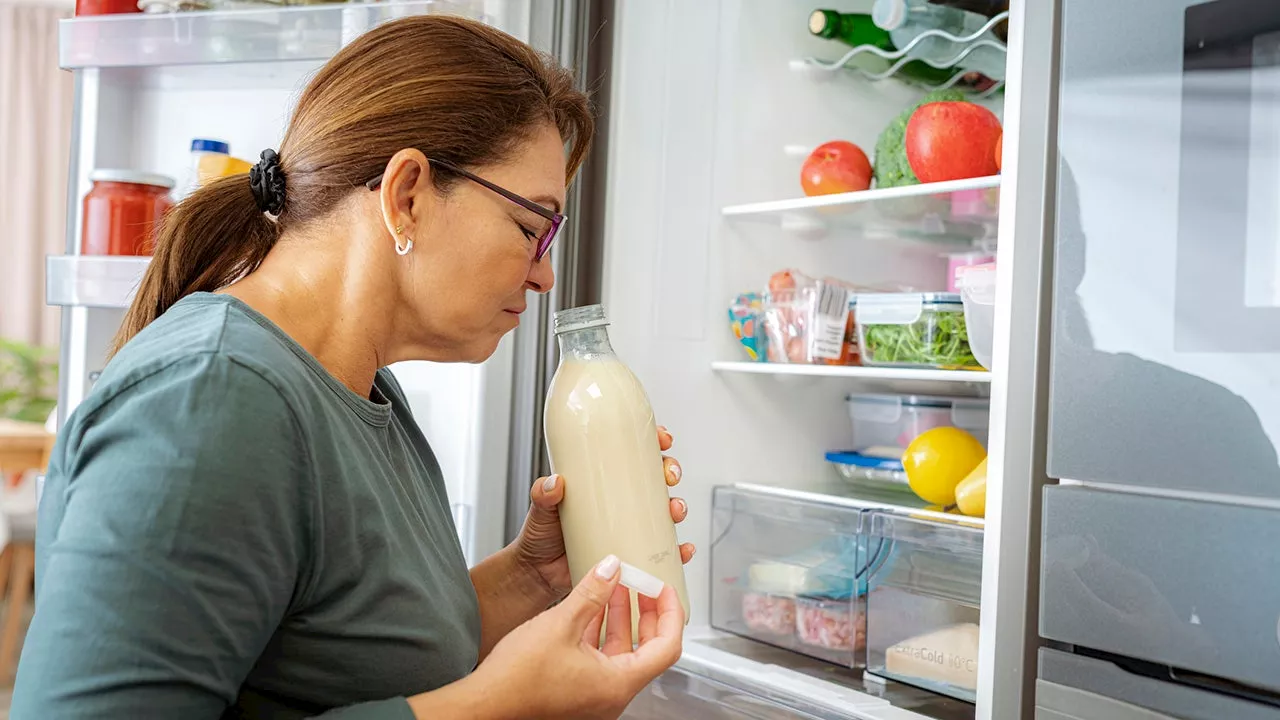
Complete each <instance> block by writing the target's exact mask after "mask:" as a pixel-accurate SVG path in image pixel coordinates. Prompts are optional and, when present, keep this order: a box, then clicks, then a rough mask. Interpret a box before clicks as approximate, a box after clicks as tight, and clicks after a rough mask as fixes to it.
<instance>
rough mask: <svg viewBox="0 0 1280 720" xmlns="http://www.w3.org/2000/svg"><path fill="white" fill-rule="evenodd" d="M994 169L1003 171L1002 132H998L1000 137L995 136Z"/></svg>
mask: <svg viewBox="0 0 1280 720" xmlns="http://www.w3.org/2000/svg"><path fill="white" fill-rule="evenodd" d="M996 169H997V170H999V171H1001V172H1003V171H1004V133H1003V132H1001V133H1000V137H998V138H996Z"/></svg>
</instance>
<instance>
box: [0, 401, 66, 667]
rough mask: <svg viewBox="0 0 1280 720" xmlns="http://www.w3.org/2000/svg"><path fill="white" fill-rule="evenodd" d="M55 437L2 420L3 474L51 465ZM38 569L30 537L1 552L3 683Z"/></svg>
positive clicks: (0, 661) (28, 425)
mask: <svg viewBox="0 0 1280 720" xmlns="http://www.w3.org/2000/svg"><path fill="white" fill-rule="evenodd" d="M53 440H54V435H53V434H52V433H50V432H48V431H46V430H45V429H44V426H42V425H36V424H33V423H21V422H15V421H13V420H2V419H0V473H9V472H26V471H27V470H39V469H44V468H46V467H48V465H49V453H50V451H51V450H52V449H53ZM35 569H36V545H35V542H34V540H32V539H31V538H21V539H11V540H10V542H9V543H8V544H7V545H6V546H5V548H4V551H3V552H2V553H0V593H5V592H8V596H9V598H8V602H7V603H6V606H5V608H4V614H3V617H2V618H0V682H3V683H6V684H7V683H9V682H10V681H11V680H12V678H13V674H14V670H15V668H16V666H17V660H18V658H17V654H18V644H19V642H20V640H21V638H22V626H23V623H24V621H25V620H26V615H27V603H28V602H29V601H30V600H31V590H32V584H33V582H34V580H35Z"/></svg>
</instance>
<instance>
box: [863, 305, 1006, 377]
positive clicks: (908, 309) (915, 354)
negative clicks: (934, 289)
mask: <svg viewBox="0 0 1280 720" xmlns="http://www.w3.org/2000/svg"><path fill="white" fill-rule="evenodd" d="M857 307H858V313H857V323H858V341H859V343H860V345H861V348H862V364H863V365H879V366H882V367H911V368H938V369H944V370H981V369H982V366H981V365H979V364H978V361H977V360H976V359H974V357H973V351H972V350H970V349H969V333H968V330H967V329H966V328H965V324H964V305H963V304H962V303H961V301H960V296H959V295H958V294H955V293H876V294H864V295H859V296H858V305H857Z"/></svg>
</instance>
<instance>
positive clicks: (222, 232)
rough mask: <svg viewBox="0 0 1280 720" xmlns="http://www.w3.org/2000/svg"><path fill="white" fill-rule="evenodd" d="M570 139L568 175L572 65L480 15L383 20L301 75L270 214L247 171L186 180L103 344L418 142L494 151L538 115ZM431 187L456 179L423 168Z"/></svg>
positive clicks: (578, 159) (218, 281)
mask: <svg viewBox="0 0 1280 720" xmlns="http://www.w3.org/2000/svg"><path fill="white" fill-rule="evenodd" d="M547 122H550V123H552V124H554V125H555V126H556V128H558V129H559V131H560V135H561V137H563V138H564V139H565V141H566V142H571V143H572V148H571V149H570V151H569V158H568V174H569V176H570V177H572V176H573V174H574V173H575V172H576V171H577V169H578V167H579V166H580V165H581V164H582V160H583V157H584V156H585V155H586V152H587V147H588V146H589V144H590V142H591V136H592V134H593V132H594V125H595V121H594V118H593V116H592V114H591V107H590V104H589V102H588V100H587V97H586V95H585V94H583V93H582V92H581V91H579V90H578V89H577V88H576V87H575V85H574V80H573V75H572V74H571V73H570V72H569V71H568V70H566V69H564V68H562V67H560V66H559V65H558V64H557V63H556V62H555V61H554V60H553V59H552V58H550V57H548V56H546V55H543V54H541V53H538V52H537V51H535V50H533V49H532V48H530V47H529V46H528V45H526V44H524V43H522V42H520V41H519V40H516V39H515V38H513V37H511V36H510V35H507V34H506V33H503V32H502V31H500V30H496V29H494V28H491V27H489V26H487V25H484V24H482V23H479V22H476V21H473V20H467V19H464V18H458V17H448V16H438V15H430V16H427V15H423V16H414V17H408V18H402V19H399V20H395V21H392V22H388V23H385V24H383V25H380V26H378V27H376V28H374V29H372V30H370V31H369V32H367V33H365V34H364V35H362V36H361V37H359V38H358V39H356V40H355V41H354V42H352V43H351V44H349V45H347V46H346V47H345V48H343V49H342V50H341V51H340V52H339V53H338V54H337V55H335V56H334V57H333V58H332V59H330V60H329V62H328V63H326V64H325V65H324V67H322V68H321V69H320V71H319V72H318V73H317V74H316V75H315V77H314V78H312V79H311V82H309V83H308V84H307V87H306V89H305V90H304V91H303V93H302V96H301V97H300V98H299V99H298V105H297V108H296V109H295V110H294V114H293V118H292V120H291V121H290V123H289V128H288V130H287V131H286V133H285V136H284V141H283V142H282V143H281V145H280V151H279V161H280V165H281V168H282V170H283V172H284V176H285V178H286V179H287V199H286V201H285V203H284V207H283V209H282V210H281V212H280V215H279V217H278V218H277V220H276V221H275V222H273V221H272V220H271V219H270V218H269V217H268V216H267V215H266V214H264V213H263V212H262V211H260V210H259V209H258V205H257V202H256V201H255V199H254V195H253V192H252V191H251V189H250V183H249V180H248V178H247V177H246V176H245V175H236V176H232V177H226V178H221V179H218V180H215V181H213V182H210V183H208V184H207V185H205V186H204V187H201V188H200V189H198V190H196V191H195V192H194V193H192V194H191V195H190V196H189V197H187V198H186V199H185V200H183V201H182V202H180V203H178V205H177V206H176V207H174V208H173V210H171V211H170V212H169V213H168V214H167V216H166V217H165V219H164V221H163V223H162V224H161V227H160V231H159V233H158V236H157V238H156V244H155V251H154V257H153V259H152V261H151V264H150V266H149V267H148V268H147V272H146V275H145V276H144V277H143V279H142V284H141V286H140V287H139V288H138V293H137V296H136V298H135V299H134V301H133V304H132V306H131V307H130V308H129V312H128V314H127V315H126V316H125V320H124V324H123V325H122V326H121V328H120V332H119V334H118V335H117V336H116V339H115V343H114V347H113V348H112V354H114V353H115V352H116V351H117V350H119V349H120V347H121V346H123V345H124V344H125V343H126V342H128V341H129V340H130V339H131V338H132V337H133V336H134V335H136V334H137V333H138V332H140V331H141V330H142V329H143V328H144V327H146V326H147V325H148V324H149V323H151V321H153V320H155V319H156V318H157V317H159V316H160V315H161V314H162V313H164V312H165V311H166V310H168V309H169V308H170V307H171V306H172V305H173V304H174V303H176V302H177V301H178V300H180V299H182V298H183V297H185V296H187V295H189V294H191V293H194V292H200V291H206V292H208V291H214V290H217V289H219V288H222V287H225V286H226V285H229V284H231V283H232V282H234V281H235V280H238V279H239V278H241V277H243V276H244V275H245V274H247V273H250V272H253V271H254V270H255V269H256V268H257V267H258V265H259V264H261V263H262V261H263V259H264V258H265V257H266V256H267V253H268V252H269V251H270V250H271V247H272V246H273V245H274V244H275V242H276V240H277V239H278V238H279V236H280V233H281V232H282V231H283V230H284V229H286V228H289V227H297V226H301V225H303V224H305V223H308V222H310V221H313V220H315V219H316V218H319V217H322V216H324V215H325V214H326V213H328V212H330V211H331V210H332V208H333V207H335V206H336V205H337V204H338V203H339V202H340V201H341V200H342V199H343V198H344V197H345V196H346V195H347V194H348V193H351V192H354V191H356V189H357V188H359V189H363V186H362V183H364V182H365V181H367V180H369V179H370V178H373V177H377V176H378V174H379V173H381V172H382V170H383V168H384V167H385V166H386V164H387V162H388V161H389V160H390V159H391V156H392V155H394V154H395V153H396V152H398V151H400V150H403V149H405V148H417V149H418V150H421V151H422V153H423V154H425V155H426V156H427V157H430V158H432V159H437V160H443V161H445V162H448V163H451V164H453V165H456V166H458V167H468V166H477V165H485V164H489V163H493V162H501V161H502V160H504V159H506V158H508V157H510V155H511V154H512V153H513V152H514V151H515V150H516V147H517V146H518V145H519V143H520V142H521V141H522V140H524V139H526V138H527V137H528V136H529V135H530V134H531V133H532V132H533V131H534V130H536V129H537V128H538V127H539V126H541V125H542V124H543V123H547ZM432 177H433V178H435V182H436V185H437V188H438V189H440V190H441V191H444V190H447V189H448V185H449V184H450V183H452V182H454V181H456V180H457V178H456V177H450V176H448V175H447V174H442V173H439V172H433V173H432Z"/></svg>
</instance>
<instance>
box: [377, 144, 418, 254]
mask: <svg viewBox="0 0 1280 720" xmlns="http://www.w3.org/2000/svg"><path fill="white" fill-rule="evenodd" d="M430 185H431V163H429V162H427V156H426V155H423V154H422V151H420V150H415V149H413V148H407V149H405V150H401V151H399V152H397V153H396V154H395V155H392V156H391V160H389V161H388V162H387V169H386V171H385V172H384V173H383V175H382V186H381V187H380V188H379V193H380V195H379V199H380V200H381V203H382V219H383V222H384V223H385V224H386V227H387V233H388V234H390V235H391V237H392V238H394V239H395V242H396V245H397V247H399V245H400V244H401V242H402V238H403V239H409V240H412V238H413V237H414V233H415V232H416V231H417V229H418V227H419V225H420V224H421V222H422V221H423V220H424V218H422V217H421V215H422V213H423V212H425V211H426V208H425V207H422V206H420V203H418V202H417V199H418V198H419V197H420V196H421V194H422V192H423V191H424V190H428V189H430Z"/></svg>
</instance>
